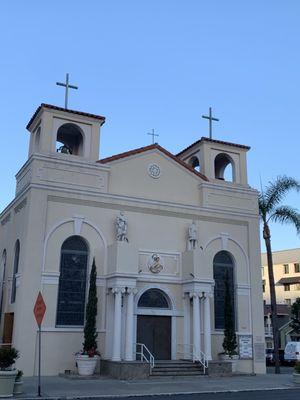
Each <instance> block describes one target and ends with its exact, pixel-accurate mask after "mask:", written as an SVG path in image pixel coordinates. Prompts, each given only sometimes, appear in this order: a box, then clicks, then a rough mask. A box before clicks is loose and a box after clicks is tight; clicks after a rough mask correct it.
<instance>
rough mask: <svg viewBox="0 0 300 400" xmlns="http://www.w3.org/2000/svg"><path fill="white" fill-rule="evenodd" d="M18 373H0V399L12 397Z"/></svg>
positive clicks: (14, 371)
mask: <svg viewBox="0 0 300 400" xmlns="http://www.w3.org/2000/svg"><path fill="white" fill-rule="evenodd" d="M17 373H18V371H17V370H16V369H14V370H13V371H0V397H12V395H13V390H14V384H15V379H16V376H17Z"/></svg>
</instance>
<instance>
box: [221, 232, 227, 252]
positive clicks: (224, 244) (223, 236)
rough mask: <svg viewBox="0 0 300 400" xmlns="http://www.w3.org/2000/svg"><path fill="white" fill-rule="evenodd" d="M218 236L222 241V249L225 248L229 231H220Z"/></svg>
mask: <svg viewBox="0 0 300 400" xmlns="http://www.w3.org/2000/svg"><path fill="white" fill-rule="evenodd" d="M220 238H221V241H222V250H227V248H228V239H229V233H220Z"/></svg>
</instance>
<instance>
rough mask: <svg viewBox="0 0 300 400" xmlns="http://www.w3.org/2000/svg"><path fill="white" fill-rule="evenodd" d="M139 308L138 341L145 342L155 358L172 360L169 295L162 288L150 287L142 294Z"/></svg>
mask: <svg viewBox="0 0 300 400" xmlns="http://www.w3.org/2000/svg"><path fill="white" fill-rule="evenodd" d="M138 309H139V315H138V317H137V343H143V344H144V345H145V346H146V347H147V348H148V350H149V351H150V352H151V353H152V355H153V356H154V358H155V360H170V359H171V333H172V332H171V326H172V321H171V319H172V317H171V316H170V315H168V314H169V313H168V311H169V310H170V309H171V304H170V300H169V298H168V296H167V295H166V294H165V293H164V292H163V291H162V290H160V289H149V290H147V291H145V292H144V293H143V294H142V295H141V297H140V299H139V301H138ZM143 310H144V312H143ZM147 311H148V312H147ZM149 311H150V312H149ZM164 311H165V312H164ZM164 314H165V315H164ZM166 314H167V315H166Z"/></svg>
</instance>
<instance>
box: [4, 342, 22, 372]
mask: <svg viewBox="0 0 300 400" xmlns="http://www.w3.org/2000/svg"><path fill="white" fill-rule="evenodd" d="M17 358H19V352H18V350H16V349H15V348H14V347H1V348H0V370H5V369H7V368H9V367H11V366H12V365H13V364H14V363H15V361H16V359H17Z"/></svg>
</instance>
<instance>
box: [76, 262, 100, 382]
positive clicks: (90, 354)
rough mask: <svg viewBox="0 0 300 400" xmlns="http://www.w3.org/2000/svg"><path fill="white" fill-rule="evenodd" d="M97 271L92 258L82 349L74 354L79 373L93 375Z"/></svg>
mask: <svg viewBox="0 0 300 400" xmlns="http://www.w3.org/2000/svg"><path fill="white" fill-rule="evenodd" d="M96 279H97V271H96V264H95V259H94V260H93V265H92V270H91V275H90V287H89V295H88V302H87V306H86V317H85V324H84V342H83V350H82V351H80V352H79V353H77V354H76V364H77V367H78V373H79V375H85V376H87V375H93V374H94V372H95V369H96V365H97V361H98V358H99V357H98V355H99V353H98V351H97V341H96V339H97V336H98V334H97V328H96V316H97V302H98V298H97V287H96Z"/></svg>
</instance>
